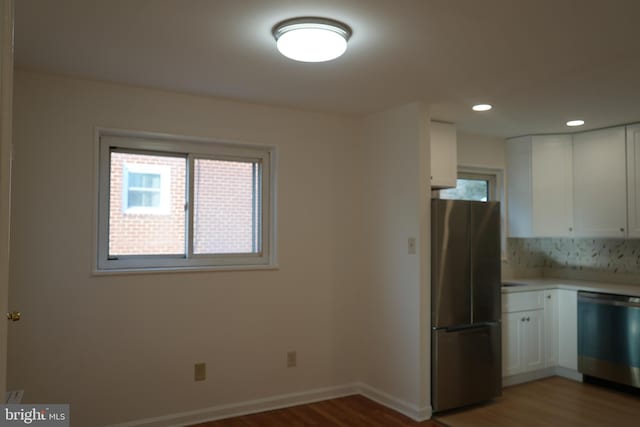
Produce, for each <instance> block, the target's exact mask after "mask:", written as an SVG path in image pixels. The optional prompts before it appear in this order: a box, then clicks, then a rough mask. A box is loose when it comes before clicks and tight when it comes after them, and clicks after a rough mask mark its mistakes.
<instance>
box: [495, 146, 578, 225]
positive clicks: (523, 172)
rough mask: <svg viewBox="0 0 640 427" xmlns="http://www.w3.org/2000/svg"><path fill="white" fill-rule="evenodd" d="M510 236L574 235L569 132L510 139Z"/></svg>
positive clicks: (507, 154) (508, 163)
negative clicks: (567, 133) (566, 133)
mask: <svg viewBox="0 0 640 427" xmlns="http://www.w3.org/2000/svg"><path fill="white" fill-rule="evenodd" d="M506 157H507V204H508V217H509V236H510V237H551V236H554V237H561V236H571V235H573V158H572V138H571V136H570V135H545V136H525V137H520V138H514V139H510V140H508V141H507V144H506Z"/></svg>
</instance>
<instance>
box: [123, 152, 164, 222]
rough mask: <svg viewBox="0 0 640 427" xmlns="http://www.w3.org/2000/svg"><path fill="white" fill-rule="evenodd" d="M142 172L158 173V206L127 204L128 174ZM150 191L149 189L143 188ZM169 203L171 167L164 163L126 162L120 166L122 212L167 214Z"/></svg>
mask: <svg viewBox="0 0 640 427" xmlns="http://www.w3.org/2000/svg"><path fill="white" fill-rule="evenodd" d="M131 173H144V174H154V175H160V188H159V189H158V192H159V193H160V206H158V207H151V206H134V207H130V206H129V191H131V187H130V186H129V174H131ZM145 191H151V190H145ZM170 205H171V168H169V167H168V166H164V165H145V164H140V163H128V162H126V163H125V164H124V165H123V167H122V212H123V213H125V214H141V215H168V214H169V213H170Z"/></svg>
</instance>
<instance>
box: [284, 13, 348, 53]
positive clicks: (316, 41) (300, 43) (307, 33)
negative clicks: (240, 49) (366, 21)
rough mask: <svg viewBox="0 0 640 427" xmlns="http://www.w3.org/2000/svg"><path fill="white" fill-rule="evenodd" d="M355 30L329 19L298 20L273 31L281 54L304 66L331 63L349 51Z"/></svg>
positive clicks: (290, 20)
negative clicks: (310, 63) (348, 46)
mask: <svg viewBox="0 0 640 427" xmlns="http://www.w3.org/2000/svg"><path fill="white" fill-rule="evenodd" d="M351 34H352V31H351V28H350V27H349V26H348V25H346V24H343V23H342V22H338V21H334V20H332V19H326V18H294V19H287V20H286V21H282V22H280V23H279V24H277V25H276V26H275V27H273V37H274V38H275V39H276V42H277V43H276V45H277V47H278V50H279V51H280V53H281V54H283V55H284V56H286V57H287V58H291V59H293V60H296V61H302V62H324V61H331V60H332V59H336V58H337V57H339V56H341V55H342V54H343V53H344V52H345V51H346V50H347V41H349V38H350V37H351Z"/></svg>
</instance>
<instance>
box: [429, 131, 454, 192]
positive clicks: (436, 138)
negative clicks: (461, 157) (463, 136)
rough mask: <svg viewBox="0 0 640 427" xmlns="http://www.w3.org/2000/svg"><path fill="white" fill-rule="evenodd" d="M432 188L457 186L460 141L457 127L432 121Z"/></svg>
mask: <svg viewBox="0 0 640 427" xmlns="http://www.w3.org/2000/svg"><path fill="white" fill-rule="evenodd" d="M430 135H431V143H430V147H431V188H432V189H434V190H438V189H442V188H455V186H456V183H457V182H456V181H457V179H458V142H457V133H456V127H455V126H454V125H452V124H450V123H443V122H434V121H432V122H431V132H430Z"/></svg>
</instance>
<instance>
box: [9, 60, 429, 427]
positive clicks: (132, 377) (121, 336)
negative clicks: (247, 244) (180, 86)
mask: <svg viewBox="0 0 640 427" xmlns="http://www.w3.org/2000/svg"><path fill="white" fill-rule="evenodd" d="M414 114H415V113H414ZM14 119H15V120H14V124H15V126H14V128H15V131H14V141H15V163H14V187H13V190H14V194H13V204H14V205H13V214H14V222H13V225H12V237H13V239H12V246H11V249H12V258H11V293H10V300H11V304H12V306H13V307H17V308H19V309H20V310H21V311H22V312H23V320H22V321H21V322H19V324H16V325H15V327H12V329H11V330H10V346H9V366H10V370H9V376H8V383H9V386H10V387H11V388H23V389H25V390H26V392H25V401H27V402H52V403H55V402H60V403H70V404H71V412H72V417H73V423H74V425H79V426H80V425H81V426H95V425H104V424H110V423H115V422H122V421H125V420H136V419H143V418H147V417H154V416H160V415H163V414H172V413H178V412H183V411H189V410H195V409H199V408H207V407H212V406H215V405H221V404H226V403H235V402H242V401H247V400H250V399H257V398H262V397H267V396H272V395H277V394H281V393H291V392H296V391H301V390H309V389H314V388H318V387H327V386H333V385H337V384H345V383H351V382H354V381H356V380H357V379H358V378H357V377H356V375H357V374H356V372H357V371H355V370H354V368H353V366H352V365H351V364H352V363H353V360H354V359H355V357H354V353H353V346H354V344H353V339H354V333H355V331H356V330H357V328H356V326H354V322H353V318H354V317H357V314H356V315H354V314H352V312H354V311H355V312H356V313H357V311H358V310H359V308H358V307H357V305H356V304H354V303H355V302H357V301H356V298H357V297H358V296H357V289H356V288H354V286H355V284H356V283H358V282H359V279H358V278H357V277H356V269H354V268H353V264H354V263H353V255H352V254H353V248H352V246H353V245H354V242H356V241H357V240H358V238H357V236H356V235H355V234H354V233H356V231H355V229H354V224H356V223H357V222H358V221H359V219H360V218H357V217H356V206H355V204H354V202H353V200H352V196H353V192H354V188H355V187H353V186H354V185H355V184H354V183H355V179H354V176H353V175H354V172H353V170H352V168H353V167H354V165H355V164H356V156H355V154H356V151H355V143H354V141H355V140H356V139H357V138H358V137H359V133H358V132H359V123H356V122H354V121H353V120H352V119H347V118H340V117H334V116H329V115H321V114H311V113H303V112H296V111H292V110H285V109H277V108H271V107H264V106H257V105H250V104H242V103H234V102H229V101H222V100H215V99H211V98H206V97H197V96H190V95H184V94H177V93H171V92H164V91H158V90H149V89H141V88H133V87H125V86H119V85H114V84H107V83H99V82H93V81H81V80H76V79H71V78H64V77H59V76H52V75H46V74H38V73H31V72H26V71H19V72H17V74H16V80H15V110H14ZM96 126H101V127H114V128H126V129H135V130H144V131H154V132H165V133H171V134H182V135H190V136H201V137H207V138H223V139H231V140H240V141H246V142H252V143H265V144H274V145H276V146H277V147H278V155H279V163H278V235H277V239H278V241H277V243H278V249H279V264H280V269H279V270H277V271H245V272H199V273H195V272H194V273H177V274H143V275H111V276H101V277H98V276H92V275H91V265H92V263H91V257H92V244H93V235H94V233H95V230H94V226H93V218H94V217H93V215H94V209H95V206H94V189H95V187H94V177H95V170H94V149H95V146H94V127H96ZM411 132H412V133H415V132H417V130H416V129H412V130H411ZM400 147H401V149H400V150H399V152H398V153H397V156H395V158H394V157H393V150H389V149H388V147H387V148H384V150H385V152H388V154H390V155H392V158H391V161H393V162H394V163H393V167H392V169H390V171H395V172H397V173H402V174H403V175H401V176H398V177H395V176H391V177H390V179H389V180H388V181H387V180H386V179H382V177H380V176H378V177H375V178H374V181H373V182H375V183H377V184H380V185H383V186H384V190H383V191H384V193H385V194H395V193H398V199H397V200H398V201H399V202H404V203H405V206H403V207H401V208H399V207H396V206H395V205H392V206H391V207H390V209H391V212H388V213H385V212H384V210H385V209H387V208H385V207H384V206H382V205H376V207H377V210H378V211H379V212H378V213H375V212H374V213H373V214H374V215H373V216H372V218H378V219H381V220H386V219H385V218H386V215H392V216H393V217H394V218H393V220H394V221H395V229H393V230H386V231H394V232H395V235H394V236H386V237H384V239H385V242H386V243H389V244H390V245H392V246H390V247H388V248H387V247H385V248H381V252H380V253H376V254H375V256H376V258H378V259H379V258H380V257H382V256H384V255H385V254H390V255H392V256H393V257H394V259H395V262H393V263H391V265H390V266H389V271H386V272H383V271H379V272H380V273H382V274H383V276H382V277H381V278H380V279H376V280H375V281H374V282H373V283H372V286H375V287H377V288H378V289H376V293H375V300H374V301H375V305H374V306H373V307H372V309H374V310H377V311H379V314H380V316H379V319H380V320H379V321H376V327H377V326H381V327H385V322H386V323H387V324H388V325H387V326H388V327H385V328H384V329H383V330H382V331H381V334H382V335H381V336H380V337H378V339H377V340H376V341H374V344H379V345H385V346H388V345H396V344H397V345H398V348H397V350H393V349H390V348H389V347H378V348H376V349H375V350H376V351H382V352H384V353H389V354H392V355H394V356H392V357H389V358H387V359H385V360H379V361H378V362H377V363H375V364H374V366H372V368H376V367H377V368H380V369H389V373H388V374H386V375H385V376H384V377H381V378H375V379H376V382H377V383H378V384H380V386H385V387H387V386H388V390H389V391H390V392H397V393H398V395H399V396H402V397H403V398H406V399H410V400H411V401H413V400H414V399H415V396H416V392H415V390H416V388H417V387H418V385H417V382H418V371H417V369H418V368H419V367H420V366H419V362H418V360H417V358H418V354H419V352H418V349H417V346H418V345H419V343H420V337H419V328H418V327H417V324H416V321H417V316H418V313H419V309H418V300H419V297H420V289H419V287H418V281H419V277H418V275H419V269H418V261H417V259H418V257H417V256H413V257H409V256H407V255H406V238H407V237H409V236H416V237H418V236H419V230H418V227H419V220H420V218H419V213H420V207H419V206H418V205H417V203H416V199H417V197H416V192H417V191H418V188H417V187H416V184H412V185H411V186H408V185H407V183H408V182H410V181H411V182H413V181H414V180H416V179H417V176H416V174H417V173H418V172H417V160H416V159H415V156H416V155H417V150H418V147H417V144H414V145H412V146H406V147H402V141H401V145H400ZM381 149H382V147H381ZM380 154H382V153H380ZM380 160H382V158H380ZM406 160H410V161H411V162H410V164H407V165H405V164H404V162H405V161H406ZM405 174H406V175H405ZM377 202H382V200H380V199H377ZM369 223H370V224H371V225H372V226H374V225H375V221H373V222H372V220H369ZM386 231H384V232H386ZM381 238H382V236H381ZM401 254H404V255H401ZM400 279H406V280H400ZM394 294H397V295H396V296H394ZM387 300H388V304H387ZM383 303H384V304H383ZM376 317H377V316H376ZM385 334H390V335H391V336H387V335H385ZM289 350H297V352H298V367H297V368H295V369H287V368H285V354H286V352H287V351H289ZM195 362H206V363H207V368H208V369H207V375H208V380H207V381H205V382H198V383H195V382H194V381H193V364H194V363H195ZM396 363H399V365H398V366H396V365H395V364H396ZM396 373H397V374H399V375H398V377H397V378H396V375H395V374H396Z"/></svg>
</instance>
